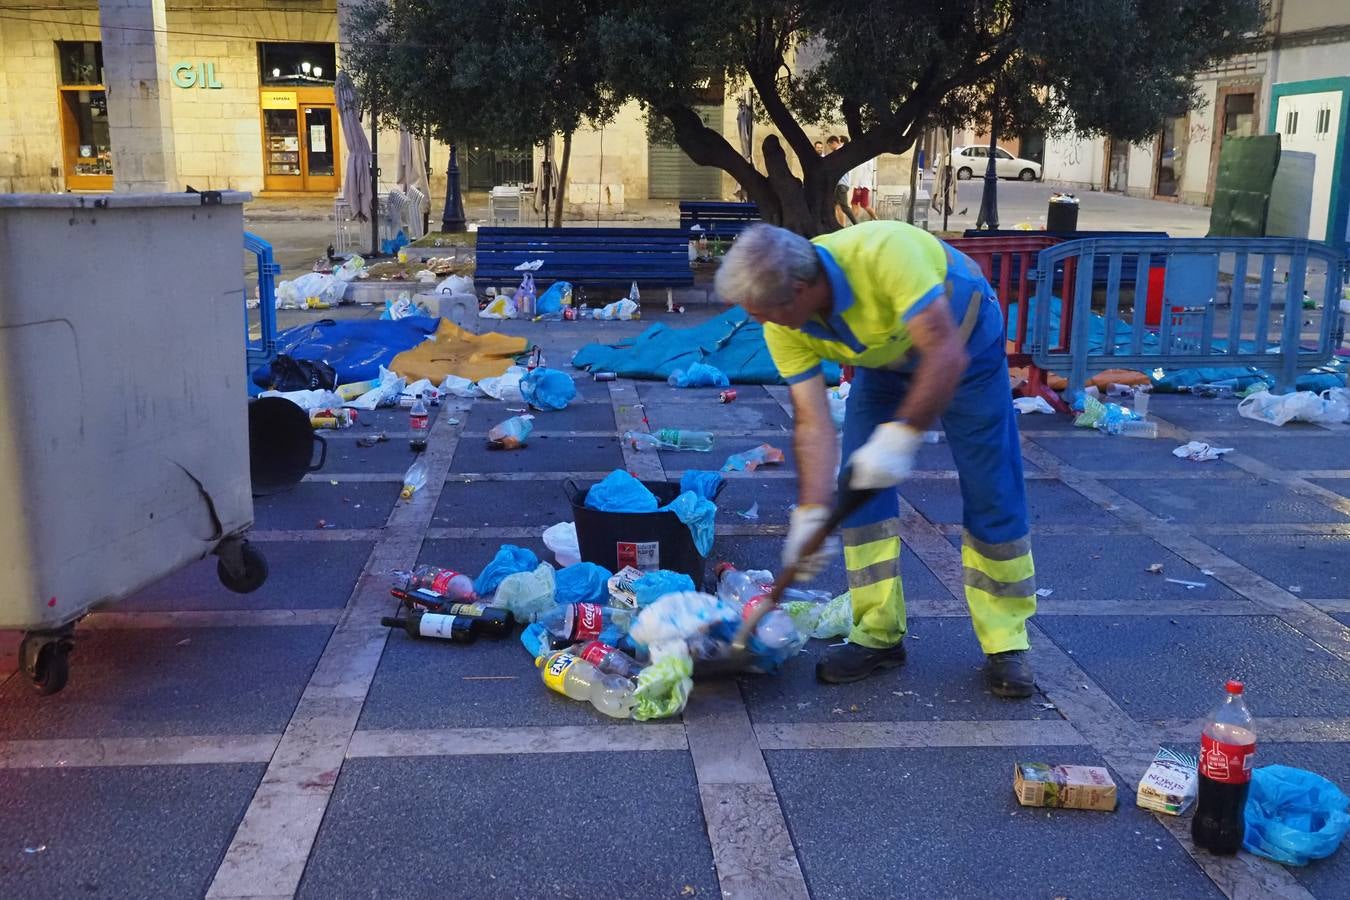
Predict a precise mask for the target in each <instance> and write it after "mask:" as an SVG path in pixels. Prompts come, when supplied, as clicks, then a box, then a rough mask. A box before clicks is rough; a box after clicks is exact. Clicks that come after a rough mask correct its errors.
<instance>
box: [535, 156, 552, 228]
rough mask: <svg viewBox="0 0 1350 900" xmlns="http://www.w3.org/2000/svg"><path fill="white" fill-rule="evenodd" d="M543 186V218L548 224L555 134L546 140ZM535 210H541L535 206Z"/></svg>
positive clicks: (541, 178) (542, 173) (550, 206)
mask: <svg viewBox="0 0 1350 900" xmlns="http://www.w3.org/2000/svg"><path fill="white" fill-rule="evenodd" d="M540 175H541V177H540V181H541V182H542V183H541V185H540V186H541V188H542V190H543V195H544V208H543V210H542V212H543V219H544V224H545V225H548V219H549V212H550V211H551V210H552V208H553V135H551V134H550V135H549V136H548V140H546V141H544V171H543V172H541V173H540ZM534 211H535V212H541V210H540V209H539V207H537V206H536V207H535V210H534Z"/></svg>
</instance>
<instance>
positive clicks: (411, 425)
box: [408, 394, 431, 453]
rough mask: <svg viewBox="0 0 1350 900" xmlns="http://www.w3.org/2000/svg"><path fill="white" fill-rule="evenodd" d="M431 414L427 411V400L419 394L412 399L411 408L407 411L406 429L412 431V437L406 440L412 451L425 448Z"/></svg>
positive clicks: (418, 451)
mask: <svg viewBox="0 0 1350 900" xmlns="http://www.w3.org/2000/svg"><path fill="white" fill-rule="evenodd" d="M430 416H431V414H430V413H429V412H428V411H427V401H426V399H425V398H424V397H423V396H422V395H421V394H418V395H417V399H416V400H414V401H413V405H412V409H411V410H410V411H409V412H408V430H409V431H411V432H412V437H411V438H409V440H408V446H409V447H411V448H412V452H414V453H421V452H422V451H423V450H425V449H427V431H428V430H429V429H430V425H431V420H430Z"/></svg>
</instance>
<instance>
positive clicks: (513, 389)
mask: <svg viewBox="0 0 1350 900" xmlns="http://www.w3.org/2000/svg"><path fill="white" fill-rule="evenodd" d="M523 377H525V369H524V368H523V367H522V366H512V367H511V368H509V369H507V370H506V372H505V373H503V374H502V375H498V376H495V377H493V378H484V379H482V380H481V381H479V382H478V389H479V390H480V391H482V392H483V393H484V394H486V395H487V396H489V397H491V398H492V399H493V400H502V401H505V402H507V403H524V402H525V396H524V395H523V394H521V392H520V379H521V378H523Z"/></svg>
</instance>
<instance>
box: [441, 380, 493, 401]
mask: <svg viewBox="0 0 1350 900" xmlns="http://www.w3.org/2000/svg"><path fill="white" fill-rule="evenodd" d="M440 392H441V394H442V395H443V396H444V395H448V396H451V397H465V398H472V397H481V396H483V392H482V391H480V390H479V389H478V385H476V384H474V383H473V382H472V381H470V380H469V379H467V378H460V377H459V376H458V375H447V376H445V380H444V381H442V382H441V386H440Z"/></svg>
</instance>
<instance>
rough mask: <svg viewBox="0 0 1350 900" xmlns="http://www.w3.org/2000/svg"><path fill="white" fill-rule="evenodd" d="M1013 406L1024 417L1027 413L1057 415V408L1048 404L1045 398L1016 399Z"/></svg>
mask: <svg viewBox="0 0 1350 900" xmlns="http://www.w3.org/2000/svg"><path fill="white" fill-rule="evenodd" d="M1013 406H1015V407H1016V408H1017V411H1018V412H1019V413H1021V414H1022V415H1026V414H1027V413H1049V414H1050V415H1054V414H1055V408H1054V407H1053V406H1051V405H1050V404H1049V403H1047V402H1046V400H1045V398H1044V397H1040V396H1036V397H1014V398H1013Z"/></svg>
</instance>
